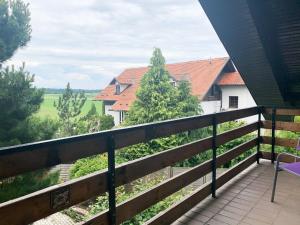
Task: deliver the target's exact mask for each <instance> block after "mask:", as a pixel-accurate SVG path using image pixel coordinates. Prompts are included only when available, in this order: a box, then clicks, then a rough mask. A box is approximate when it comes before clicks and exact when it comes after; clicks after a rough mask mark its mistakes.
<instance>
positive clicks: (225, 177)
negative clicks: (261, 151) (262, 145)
mask: <svg viewBox="0 0 300 225" xmlns="http://www.w3.org/2000/svg"><path fill="white" fill-rule="evenodd" d="M256 159H257V155H256V153H254V154H252V155H251V156H249V157H247V158H246V159H244V160H243V161H241V162H239V163H238V164H237V165H235V166H234V167H233V168H231V169H230V170H228V171H226V172H225V173H224V174H223V175H222V176H220V177H219V178H218V179H217V181H216V184H217V188H220V187H222V186H223V185H224V184H226V183H227V182H228V181H230V180H231V179H232V178H233V177H235V176H236V175H237V174H239V173H240V172H241V171H243V170H245V169H246V168H248V167H249V166H250V165H251V164H253V163H254V162H256Z"/></svg>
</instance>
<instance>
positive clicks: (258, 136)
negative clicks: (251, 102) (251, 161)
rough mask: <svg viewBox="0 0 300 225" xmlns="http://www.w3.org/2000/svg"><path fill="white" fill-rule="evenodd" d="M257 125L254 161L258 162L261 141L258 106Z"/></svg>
mask: <svg viewBox="0 0 300 225" xmlns="http://www.w3.org/2000/svg"><path fill="white" fill-rule="evenodd" d="M258 110H259V112H258V126H257V152H256V162H257V164H259V157H260V141H261V136H260V127H261V110H260V108H258Z"/></svg>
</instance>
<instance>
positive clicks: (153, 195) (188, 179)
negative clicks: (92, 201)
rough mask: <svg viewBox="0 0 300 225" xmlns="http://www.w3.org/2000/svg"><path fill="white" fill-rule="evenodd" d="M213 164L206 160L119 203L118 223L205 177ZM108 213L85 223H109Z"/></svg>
mask: <svg viewBox="0 0 300 225" xmlns="http://www.w3.org/2000/svg"><path fill="white" fill-rule="evenodd" d="M211 164H212V162H211V160H209V161H206V162H205V163H202V164H200V165H198V166H196V167H193V168H191V169H189V170H188V171H186V172H183V173H181V174H178V175H177V176H175V177H173V178H170V179H168V180H166V181H164V182H162V183H160V184H158V185H157V186H155V187H153V188H151V189H150V190H148V191H146V192H143V193H141V194H139V195H138V196H135V197H133V198H131V199H129V200H127V201H125V202H123V203H121V204H119V205H117V213H116V214H117V224H120V223H121V222H123V221H125V220H127V219H129V218H131V217H133V216H134V215H136V214H137V213H139V212H141V211H143V210H145V209H147V208H148V207H150V206H151V205H154V204H155V203H157V202H159V201H161V200H162V199H164V198H166V197H167V196H169V195H171V194H173V193H175V192H176V191H179V190H180V189H181V188H183V187H185V186H187V185H189V184H190V183H192V182H194V181H196V180H197V179H199V178H201V177H203V176H204V175H206V174H207V173H209V172H210V171H211ZM107 214H108V212H107V211H105V212H102V213H100V214H98V215H96V216H94V217H93V218H91V219H89V220H88V221H86V222H84V223H83V224H85V225H87V224H88V225H99V224H101V225H105V224H106V225H108V220H106V218H107Z"/></svg>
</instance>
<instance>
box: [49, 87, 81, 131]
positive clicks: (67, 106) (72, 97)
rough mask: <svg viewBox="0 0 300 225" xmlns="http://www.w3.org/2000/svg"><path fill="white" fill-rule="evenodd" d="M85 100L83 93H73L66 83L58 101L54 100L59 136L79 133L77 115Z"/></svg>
mask: <svg viewBox="0 0 300 225" xmlns="http://www.w3.org/2000/svg"><path fill="white" fill-rule="evenodd" d="M85 102H86V96H85V95H84V93H83V92H81V93H74V92H73V91H72V89H71V87H70V83H68V84H67V87H66V89H65V91H64V93H63V94H62V96H60V97H59V99H58V102H54V106H55V107H56V109H57V111H58V116H59V120H60V122H61V127H60V130H59V132H60V136H72V135H76V134H79V133H80V123H79V122H80V121H79V120H80V118H78V116H79V115H80V113H81V110H82V107H83V105H84V104H85Z"/></svg>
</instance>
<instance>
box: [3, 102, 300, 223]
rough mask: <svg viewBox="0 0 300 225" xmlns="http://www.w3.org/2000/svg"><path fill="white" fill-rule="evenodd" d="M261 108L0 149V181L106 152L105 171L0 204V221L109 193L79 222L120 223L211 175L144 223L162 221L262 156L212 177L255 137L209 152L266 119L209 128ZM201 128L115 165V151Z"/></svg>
mask: <svg viewBox="0 0 300 225" xmlns="http://www.w3.org/2000/svg"><path fill="white" fill-rule="evenodd" d="M263 110H264V109H263V108H262V107H252V108H247V109H242V110H234V111H228V112H220V113H216V114H209V115H203V116H194V117H188V118H182V119H175V120H169V121H163V122H157V123H151V124H143V125H138V126H134V127H128V128H122V129H116V130H110V131H104V132H99V133H94V134H89V135H82V136H76V137H70V138H64V139H58V140H51V141H45V142H40V143H33V144H26V145H20V146H13V147H8V148H3V149H0V179H3V178H8V177H11V176H15V175H18V174H22V173H25V172H29V171H34V170H37V169H41V168H48V167H51V166H54V165H57V164H62V163H67V162H73V161H75V160H77V159H80V158H84V157H88V156H92V155H96V154H101V153H105V152H107V153H108V158H109V159H108V162H109V165H108V169H107V170H105V171H99V172H95V173H92V174H90V175H86V176H83V177H81V178H78V179H74V180H71V181H68V182H65V183H62V184H59V185H54V186H51V187H49V188H46V189H43V190H41V191H37V192H34V193H31V194H29V195H26V196H24V197H20V198H17V199H14V200H11V201H8V202H5V203H2V204H0V218H1V219H0V224H7V225H20V224H29V223H32V222H34V221H36V220H39V219H41V218H44V217H46V216H48V215H51V214H53V213H55V212H58V211H61V210H63V209H66V208H68V207H71V206H73V205H75V204H78V203H81V202H83V201H86V200H88V199H91V198H92V197H95V196H98V195H101V194H103V193H105V192H108V193H109V210H107V211H104V212H102V213H99V214H97V215H95V216H94V217H92V218H90V219H89V220H88V221H86V222H84V223H82V224H86V225H91V224H120V223H121V222H123V221H126V220H127V219H130V218H132V217H133V216H134V215H136V214H137V213H139V212H141V211H143V210H145V209H147V208H148V207H150V206H152V205H154V204H155V203H157V202H159V201H161V200H163V199H164V198H166V197H167V196H169V195H171V194H173V193H175V192H177V191H179V190H180V189H182V188H184V187H186V186H187V185H189V184H191V183H192V182H194V181H196V180H197V179H199V178H201V177H203V176H204V175H206V174H208V173H210V172H212V174H213V176H212V181H211V182H208V183H207V184H205V185H204V186H202V187H200V188H198V189H197V190H195V191H194V192H193V193H192V194H191V195H189V196H187V197H185V198H184V199H183V200H181V201H180V202H178V203H176V204H175V205H173V206H172V207H170V208H169V209H167V210H166V211H164V212H162V213H160V214H158V215H157V216H155V217H154V218H152V219H151V220H150V221H148V222H147V224H169V223H171V222H173V221H174V220H176V219H177V218H178V217H179V216H181V215H182V214H183V213H185V212H186V211H188V210H189V209H190V208H191V207H193V206H194V205H195V204H197V203H199V201H201V200H202V199H203V198H205V197H207V196H208V195H210V194H213V195H214V193H215V192H216V189H217V188H219V187H221V186H222V185H223V184H225V183H226V182H227V181H229V180H230V179H231V178H232V177H234V176H235V175H236V174H238V173H239V172H240V171H242V170H243V169H245V168H247V167H248V166H249V165H251V164H252V163H254V162H255V161H257V160H258V157H259V156H260V155H263V156H264V154H261V153H259V152H258V151H259V147H258V148H257V152H255V153H254V154H253V155H251V156H250V157H248V158H246V159H245V160H244V161H242V162H240V163H238V164H237V165H236V166H234V167H233V168H231V169H229V170H228V171H227V172H225V173H224V174H222V175H221V176H219V177H218V178H216V168H217V167H220V166H222V165H224V164H225V163H227V162H229V161H231V160H232V159H234V158H236V157H238V156H239V155H241V154H242V153H244V152H245V151H247V150H249V149H252V148H254V147H255V146H259V140H260V137H257V136H255V138H253V139H251V140H249V141H247V142H245V143H243V144H241V145H239V146H236V147H235V148H233V149H232V150H230V151H228V152H226V153H224V154H222V155H219V156H217V154H216V149H217V147H218V146H220V145H222V144H225V143H226V142H228V141H231V140H233V139H236V138H239V137H241V136H243V135H246V134H249V133H252V132H254V131H257V130H259V128H260V127H261V126H264V128H267V127H266V126H267V123H268V122H266V123H262V124H261V122H260V121H257V122H254V123H250V124H247V125H245V126H242V127H239V128H237V129H234V130H230V131H226V132H224V133H221V134H217V132H216V128H217V125H218V124H220V123H224V122H227V121H232V120H236V119H241V118H244V117H248V116H253V115H260V113H261V112H264V111H263ZM258 118H260V116H259V117H258ZM208 126H212V127H213V130H214V131H215V132H213V135H212V136H211V137H208V138H205V139H201V140H197V141H194V142H192V143H188V144H185V145H182V146H178V147H175V148H173V149H170V150H167V151H163V152H160V153H156V154H154V155H150V156H147V157H144V158H141V159H137V160H134V161H130V162H128V163H124V164H121V165H118V166H116V167H115V162H114V157H115V151H116V150H118V149H120V148H123V147H126V146H130V145H134V144H137V143H142V142H146V141H149V140H151V139H155V138H159V137H166V136H169V135H172V134H177V133H180V132H185V131H190V130H195V129H199V128H204V127H208ZM290 129H296V128H295V127H293V128H290ZM262 140H264V143H265V140H266V138H262ZM208 150H210V151H212V152H213V154H212V155H213V157H212V159H211V160H209V161H206V162H204V163H202V164H200V165H197V166H195V167H192V168H190V169H189V170H187V171H186V172H184V173H181V174H179V175H177V176H174V177H172V178H170V179H168V180H166V181H164V182H162V183H160V184H158V185H157V186H154V187H152V188H151V189H150V190H147V191H145V192H143V193H140V194H139V195H137V196H134V197H133V198H131V199H128V200H126V201H125V202H122V203H120V204H118V205H116V200H115V197H116V196H115V188H116V187H118V186H120V185H124V184H127V183H129V182H132V181H134V180H136V179H138V178H141V177H144V176H145V175H148V174H151V173H153V172H155V171H158V170H160V169H163V168H165V167H167V166H172V165H174V163H176V162H180V161H182V160H185V159H188V158H190V157H192V156H194V155H196V154H199V153H202V152H205V151H208Z"/></svg>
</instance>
